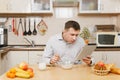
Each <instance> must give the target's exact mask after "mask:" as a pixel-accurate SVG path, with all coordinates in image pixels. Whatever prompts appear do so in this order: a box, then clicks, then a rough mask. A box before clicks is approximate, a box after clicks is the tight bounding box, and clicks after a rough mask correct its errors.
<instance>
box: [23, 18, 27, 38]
mask: <svg viewBox="0 0 120 80" xmlns="http://www.w3.org/2000/svg"><path fill="white" fill-rule="evenodd" d="M24 28H25V31H24V33H23V35H24V36H26V35H27V31H26V19H24Z"/></svg>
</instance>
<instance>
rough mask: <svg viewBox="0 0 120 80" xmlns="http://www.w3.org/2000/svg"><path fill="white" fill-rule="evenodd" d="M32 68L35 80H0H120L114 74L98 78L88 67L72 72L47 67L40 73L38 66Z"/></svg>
mask: <svg viewBox="0 0 120 80" xmlns="http://www.w3.org/2000/svg"><path fill="white" fill-rule="evenodd" d="M31 67H33V69H34V73H35V76H34V77H33V78H30V79H23V78H14V79H10V78H7V77H6V76H5V74H3V75H2V76H0V80H120V75H117V74H112V73H109V74H108V75H106V76H98V75H96V74H94V73H93V72H92V70H91V67H89V66H87V65H76V66H74V67H73V68H72V69H70V70H64V69H62V68H60V67H47V70H45V71H40V70H39V68H38V66H37V65H34V66H31Z"/></svg>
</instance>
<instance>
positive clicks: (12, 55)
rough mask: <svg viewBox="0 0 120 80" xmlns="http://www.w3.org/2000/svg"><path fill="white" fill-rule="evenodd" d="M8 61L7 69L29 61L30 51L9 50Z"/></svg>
mask: <svg viewBox="0 0 120 80" xmlns="http://www.w3.org/2000/svg"><path fill="white" fill-rule="evenodd" d="M6 61H7V63H6V70H8V69H10V68H11V67H14V66H16V65H17V64H19V63H20V62H23V61H25V62H27V63H28V51H9V52H8V53H7V56H6Z"/></svg>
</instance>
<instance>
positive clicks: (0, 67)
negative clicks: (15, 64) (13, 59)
mask: <svg viewBox="0 0 120 80" xmlns="http://www.w3.org/2000/svg"><path fill="white" fill-rule="evenodd" d="M1 74H2V60H1V54H0V75H1Z"/></svg>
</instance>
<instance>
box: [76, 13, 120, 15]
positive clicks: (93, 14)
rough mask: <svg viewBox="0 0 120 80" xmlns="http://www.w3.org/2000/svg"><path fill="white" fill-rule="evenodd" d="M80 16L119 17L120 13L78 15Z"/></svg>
mask: <svg viewBox="0 0 120 80" xmlns="http://www.w3.org/2000/svg"><path fill="white" fill-rule="evenodd" d="M78 15H79V16H80V15H81V16H118V15H120V13H78Z"/></svg>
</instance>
